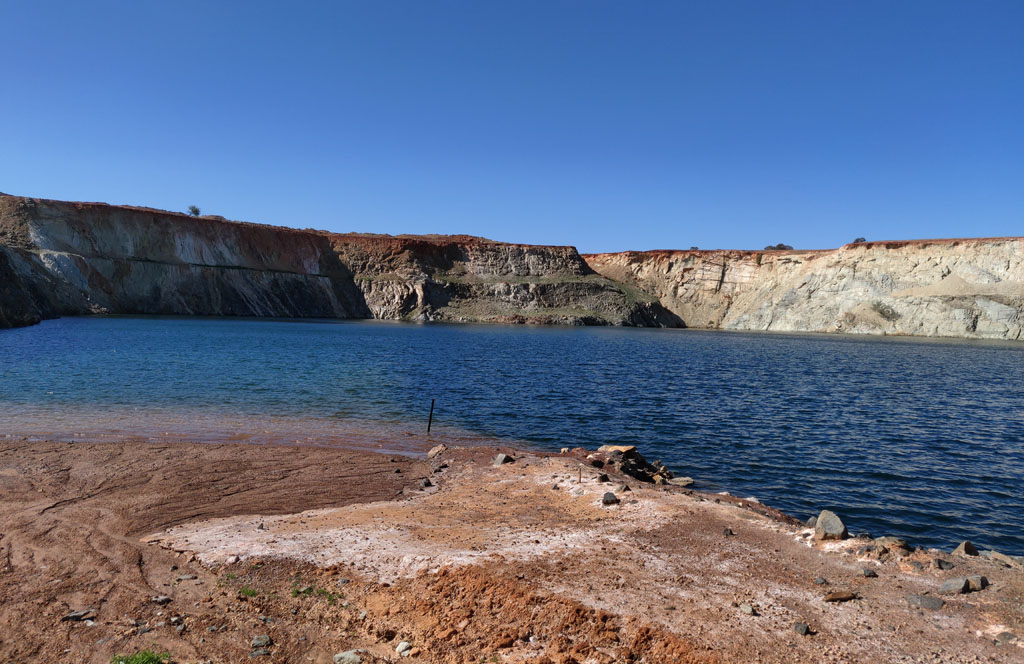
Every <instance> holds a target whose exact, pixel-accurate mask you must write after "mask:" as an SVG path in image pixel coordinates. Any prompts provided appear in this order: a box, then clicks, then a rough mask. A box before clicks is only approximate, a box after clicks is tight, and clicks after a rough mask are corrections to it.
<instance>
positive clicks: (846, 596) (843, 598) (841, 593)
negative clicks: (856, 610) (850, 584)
mask: <svg viewBox="0 0 1024 664" xmlns="http://www.w3.org/2000/svg"><path fill="white" fill-rule="evenodd" d="M851 599H857V594H856V593H851V592H850V591H848V590H837V591H836V592H834V593H829V594H827V595H825V601H826V602H849V601H850V600H851Z"/></svg>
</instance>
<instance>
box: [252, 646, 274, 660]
mask: <svg viewBox="0 0 1024 664" xmlns="http://www.w3.org/2000/svg"><path fill="white" fill-rule="evenodd" d="M269 654H270V651H269V650H267V649H266V648H257V649H255V650H253V651H252V652H251V653H249V658H250V659H251V658H253V657H265V656H267V655H269Z"/></svg>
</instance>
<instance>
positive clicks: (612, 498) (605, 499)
mask: <svg viewBox="0 0 1024 664" xmlns="http://www.w3.org/2000/svg"><path fill="white" fill-rule="evenodd" d="M601 504H602V505H618V504H619V499H618V497H617V496H616V495H615V494H614V493H612V492H611V491H608V492H607V493H605V494H604V496H602V497H601Z"/></svg>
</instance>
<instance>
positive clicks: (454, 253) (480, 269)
mask: <svg viewBox="0 0 1024 664" xmlns="http://www.w3.org/2000/svg"><path fill="white" fill-rule="evenodd" d="M331 242H332V245H333V247H334V250H335V251H336V252H337V254H338V256H339V258H340V260H341V261H342V262H343V263H345V265H347V266H349V267H350V269H351V270H352V272H353V274H354V277H355V281H356V283H357V284H358V285H359V287H360V289H361V291H362V293H363V296H364V298H365V302H366V305H367V306H368V307H369V309H370V311H371V312H372V313H373V316H374V317H375V318H389V319H407V320H446V321H459V322H469V321H489V322H511V323H541V324H570V325H609V324H611V325H640V326H677V325H678V324H679V321H678V319H677V318H676V317H675V316H674V315H672V314H670V313H669V312H667V311H666V310H665V309H664V308H663V307H662V306H661V305H660V303H658V301H657V298H656V297H654V296H652V295H648V294H645V293H643V292H642V291H640V290H639V289H635V288H632V287H630V286H624V285H622V284H618V283H615V282H614V281H612V280H610V279H606V278H605V277H602V276H600V275H598V274H596V273H595V272H594V271H593V270H592V269H591V268H590V266H588V265H587V263H586V262H584V261H583V259H582V258H581V257H580V255H579V253H577V251H576V249H574V248H573V247H544V246H535V245H521V244H506V243H501V242H492V241H490V240H484V239H482V238H474V237H469V236H436V237H435V236H421V237H401V236H400V237H392V236H381V235H362V234H348V235H332V236H331Z"/></svg>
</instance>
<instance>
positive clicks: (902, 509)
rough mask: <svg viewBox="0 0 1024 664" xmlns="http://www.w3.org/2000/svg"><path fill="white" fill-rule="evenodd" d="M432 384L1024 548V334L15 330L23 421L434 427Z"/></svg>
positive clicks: (925, 530)
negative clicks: (978, 337) (1011, 338)
mask: <svg viewBox="0 0 1024 664" xmlns="http://www.w3.org/2000/svg"><path fill="white" fill-rule="evenodd" d="M432 398H433V399H436V400H437V407H436V411H435V421H436V425H435V428H436V432H437V433H438V434H445V433H446V432H447V433H454V432H459V433H460V434H466V433H467V432H468V433H471V434H474V435H478V436H481V437H486V438H497V439H503V440H508V441H513V442H516V443H517V444H532V445H535V446H537V447H540V448H544V449H557V448H560V447H563V446H577V445H580V446H585V447H591V448H592V447H597V446H598V445H601V444H605V443H627V444H636V445H638V446H639V447H640V449H641V451H642V452H643V453H644V454H645V455H646V456H647V457H648V458H649V459H657V458H660V459H663V460H664V461H665V462H666V463H667V464H668V465H669V466H670V467H671V468H672V469H673V470H675V471H677V472H678V473H681V474H684V475H689V476H692V477H694V478H696V479H697V480H698V486H700V487H703V488H705V489H708V490H716V491H718V490H728V491H729V492H730V493H732V494H734V495H739V496H743V497H746V496H756V497H757V498H758V499H760V500H761V501H762V502H764V503H766V504H770V505H773V506H775V507H778V508H780V509H782V510H783V511H785V512H788V513H790V514H792V515H794V516H797V517H799V518H804V517H806V516H808V515H810V514H814V513H817V511H818V510H820V509H823V508H829V509H833V510H835V511H836V512H838V513H839V514H840V515H841V516H842V517H843V518H844V519H845V521H846V522H847V525H848V526H850V528H851V530H852V531H854V532H861V531H867V532H870V533H872V534H873V535H876V536H878V535H882V534H895V535H902V536H905V537H908V538H909V539H910V540H911V541H913V542H914V543H918V544H923V545H927V546H939V547H951V546H953V545H955V544H956V543H957V542H959V541H960V540H963V539H970V540H972V541H973V542H975V543H976V544H978V545H979V546H981V547H983V548H984V547H989V548H995V549H998V550H1001V551H1005V552H1008V553H1013V554H1024V487H1022V480H1024V344H1002V343H987V342H966V341H955V342H954V341H927V340H914V339H891V338H890V339H886V338H861V337H847V336H825V335H780V334H759V333H751V334H747V333H724V332H699V331H691V330H642V329H605V328H526V327H504V326H453V325H426V326H424V325H407V324H388V323H374V322H342V323H339V322H290V321H253V320H222V319H174V318H164V319H157V318H103V317H97V318H64V319H60V320H55V321H47V322H44V323H43V324H41V325H39V326H35V327H31V328H24V329H19V330H9V331H3V332H0V409H2V410H0V412H2V413H4V415H0V425H3V426H6V428H7V429H8V431H20V432H23V431H22V430H23V429H24V428H25V427H29V428H31V427H32V426H39V423H40V422H46V421H48V419H47V418H51V417H52V418H57V417H58V416H59V415H60V414H62V413H65V414H66V413H68V412H71V413H78V414H77V415H76V416H75V417H76V422H77V424H78V425H80V426H81V427H82V428H83V430H86V431H87V430H88V429H89V422H88V421H81V420H88V418H91V417H95V418H96V419H97V421H100V420H102V419H103V414H104V413H106V412H109V413H120V414H121V415H119V416H118V417H114V418H113V419H112V420H111V421H114V422H117V423H119V424H118V425H117V426H120V427H122V428H125V429H127V430H130V429H131V427H132V426H133V422H136V421H137V423H139V426H143V425H142V424H141V423H143V422H145V419H146V413H149V412H163V413H167V412H172V413H180V414H183V417H184V418H186V419H187V418H191V417H195V418H201V417H208V418H213V419H216V418H217V417H220V416H230V417H233V418H235V419H234V420H233V421H234V422H236V424H234V425H232V426H236V427H237V426H244V423H245V422H246V421H250V418H251V421H252V422H260V421H261V420H260V418H265V417H268V416H273V417H275V418H281V419H282V420H283V421H293V422H298V423H300V424H299V425H298V426H300V427H308V428H309V429H310V430H316V429H317V428H318V427H322V426H323V425H324V423H330V422H333V423H339V424H343V423H346V422H352V423H360V425H361V426H364V427H365V425H366V422H367V421H369V422H370V423H380V424H381V425H382V426H385V425H386V426H387V427H395V426H396V424H397V426H399V427H401V426H407V427H408V428H409V429H410V430H415V431H418V432H419V431H422V428H423V425H424V424H425V419H426V415H427V411H428V410H429V404H430V400H431V399H432ZM86 413H88V415H86ZM124 413H129V415H128V416H124ZM132 413H134V415H132ZM118 418H120V419H118ZM54 421H56V420H55V419H54ZM199 421H203V420H201V419H200V420H199ZM239 421H241V422H242V423H243V424H242V425H238V424H237V422H239ZM104 426H107V427H108V428H109V426H110V421H106V422H105V423H104ZM253 426H254V427H255V426H256V425H253ZM257 428H258V427H257ZM386 430H390V429H386ZM0 433H3V432H2V431H0ZM418 435H419V434H418ZM86 437H87V434H86ZM257 439H258V436H257Z"/></svg>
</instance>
